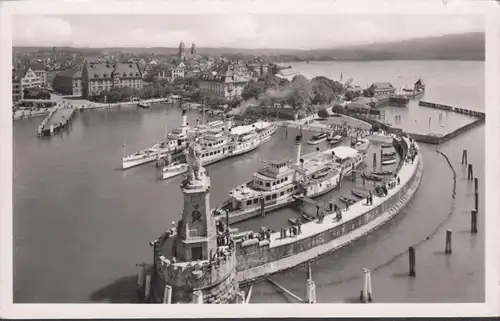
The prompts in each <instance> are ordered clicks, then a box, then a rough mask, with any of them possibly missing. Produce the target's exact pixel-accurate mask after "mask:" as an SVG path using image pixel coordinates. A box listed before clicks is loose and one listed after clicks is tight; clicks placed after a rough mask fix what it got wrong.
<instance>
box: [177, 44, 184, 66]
mask: <svg viewBox="0 0 500 321" xmlns="http://www.w3.org/2000/svg"><path fill="white" fill-rule="evenodd" d="M184 47H185V46H184V41H182V40H181V43H180V44H179V54H178V56H179V62H181V61H184Z"/></svg>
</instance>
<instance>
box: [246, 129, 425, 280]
mask: <svg viewBox="0 0 500 321" xmlns="http://www.w3.org/2000/svg"><path fill="white" fill-rule="evenodd" d="M408 142H409V141H408V139H407V138H403V139H402V140H401V141H400V142H398V141H396V140H395V143H396V144H400V145H401V147H402V155H401V156H402V157H401V162H400V164H399V166H398V167H399V170H398V172H397V173H398V176H399V177H400V178H401V184H400V185H397V186H396V187H394V188H393V189H392V190H389V193H388V196H386V197H376V196H374V205H373V206H372V207H370V208H367V207H366V206H367V205H365V204H362V201H360V202H358V203H357V204H355V205H353V206H352V207H351V208H350V211H347V212H345V213H344V214H343V215H344V220H341V221H340V222H337V221H336V220H335V219H334V216H335V215H332V214H329V215H326V216H325V221H324V222H323V223H318V222H309V223H306V224H303V225H302V227H301V229H302V232H301V234H299V235H298V236H296V237H295V238H285V239H282V238H280V236H279V233H273V234H272V235H271V242H269V241H267V240H265V241H261V242H258V241H257V240H255V239H254V240H249V241H246V242H244V243H240V244H237V253H238V258H237V262H238V263H237V267H236V269H237V279H238V281H239V282H240V283H241V284H245V283H248V282H251V281H255V280H257V279H259V278H263V277H267V276H269V275H271V274H274V273H278V272H280V271H284V270H287V269H290V268H293V267H295V266H297V265H300V264H302V263H305V262H307V261H311V260H315V259H317V258H319V257H320V256H322V255H325V254H328V253H330V252H332V251H335V250H338V249H340V248H342V247H344V246H346V245H348V244H350V243H352V242H353V241H355V240H357V239H358V238H360V237H362V236H364V235H367V234H369V233H370V232H371V231H373V230H374V229H376V228H378V227H380V226H382V225H383V224H384V223H386V222H387V221H389V220H390V219H391V218H393V217H394V216H396V215H397V214H398V213H399V212H400V211H401V210H402V209H403V208H404V207H405V205H406V204H408V202H409V201H410V200H411V199H412V197H413V196H414V195H415V193H416V191H417V190H418V187H419V186H420V182H421V179H422V174H423V160H422V158H421V154H420V153H418V155H417V156H416V158H415V160H414V162H413V163H412V164H410V163H406V162H405V159H406V156H407V153H408V148H409V146H408ZM349 212H350V213H349ZM332 219H333V220H332Z"/></svg>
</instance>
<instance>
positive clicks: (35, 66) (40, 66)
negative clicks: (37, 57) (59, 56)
mask: <svg viewBox="0 0 500 321" xmlns="http://www.w3.org/2000/svg"><path fill="white" fill-rule="evenodd" d="M28 68H30V69H31V70H33V71H35V70H37V71H38V70H45V65H44V64H42V63H33V64H27V65H26V69H28Z"/></svg>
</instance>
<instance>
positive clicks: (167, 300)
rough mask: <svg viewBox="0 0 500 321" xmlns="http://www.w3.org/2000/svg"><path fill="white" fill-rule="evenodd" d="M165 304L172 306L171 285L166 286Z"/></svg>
mask: <svg viewBox="0 0 500 321" xmlns="http://www.w3.org/2000/svg"><path fill="white" fill-rule="evenodd" d="M163 303H164V304H171V303H172V287H171V286H170V285H168V284H167V285H165V292H163Z"/></svg>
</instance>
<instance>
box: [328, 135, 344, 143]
mask: <svg viewBox="0 0 500 321" xmlns="http://www.w3.org/2000/svg"><path fill="white" fill-rule="evenodd" d="M343 140H344V137H343V136H342V135H335V136H333V137H332V138H331V139H329V141H330V145H337V144H340V143H341V142H342V141H343Z"/></svg>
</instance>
